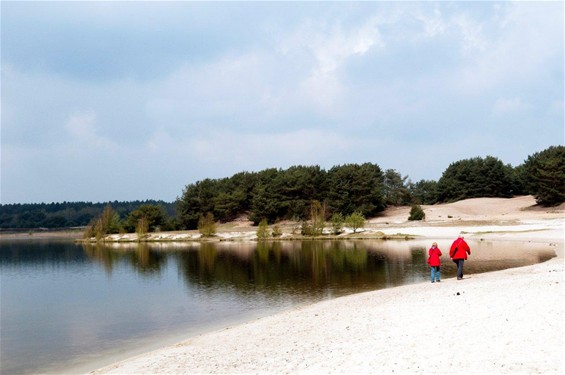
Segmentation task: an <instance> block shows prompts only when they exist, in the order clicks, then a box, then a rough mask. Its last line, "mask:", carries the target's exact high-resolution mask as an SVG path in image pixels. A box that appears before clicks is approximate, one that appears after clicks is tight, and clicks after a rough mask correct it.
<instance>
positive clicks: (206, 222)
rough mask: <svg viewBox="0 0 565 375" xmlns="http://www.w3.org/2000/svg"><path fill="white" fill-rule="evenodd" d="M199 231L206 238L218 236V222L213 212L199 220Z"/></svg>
mask: <svg viewBox="0 0 565 375" xmlns="http://www.w3.org/2000/svg"><path fill="white" fill-rule="evenodd" d="M198 231H199V232H200V234H202V236H204V237H212V236H213V235H215V234H216V222H215V221H214V215H212V213H211V212H208V213H207V214H206V215H203V216H200V219H198Z"/></svg>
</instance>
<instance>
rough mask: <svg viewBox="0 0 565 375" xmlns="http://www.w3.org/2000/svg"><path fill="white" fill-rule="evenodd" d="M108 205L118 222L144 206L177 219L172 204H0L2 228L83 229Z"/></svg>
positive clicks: (140, 202) (133, 202)
mask: <svg viewBox="0 0 565 375" xmlns="http://www.w3.org/2000/svg"><path fill="white" fill-rule="evenodd" d="M108 205H110V206H111V207H112V208H113V210H114V211H115V212H117V213H118V215H119V216H120V218H121V219H124V220H125V219H126V218H127V217H128V215H129V214H130V213H131V212H133V211H134V210H136V209H138V208H139V207H141V206H143V205H154V206H159V207H162V209H163V210H164V212H165V213H166V214H167V215H168V216H170V217H174V216H176V210H175V204H174V203H167V202H163V201H155V200H146V201H132V202H118V201H114V202H105V203H91V202H63V203H24V204H19V203H17V204H3V205H0V228H1V229H39V228H46V229H59V228H73V227H85V226H87V225H88V224H90V222H91V221H92V220H93V219H94V218H96V217H98V216H100V214H101V213H102V211H103V210H104V208H105V207H106V206H108Z"/></svg>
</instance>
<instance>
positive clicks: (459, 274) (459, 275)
mask: <svg viewBox="0 0 565 375" xmlns="http://www.w3.org/2000/svg"><path fill="white" fill-rule="evenodd" d="M453 261H454V262H455V264H457V280H460V279H462V278H463V263H465V259H454V260H453Z"/></svg>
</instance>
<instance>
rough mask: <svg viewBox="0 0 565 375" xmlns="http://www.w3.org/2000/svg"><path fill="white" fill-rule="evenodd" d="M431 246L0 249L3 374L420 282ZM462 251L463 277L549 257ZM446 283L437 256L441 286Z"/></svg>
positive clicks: (116, 354) (450, 270)
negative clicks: (465, 256)
mask: <svg viewBox="0 0 565 375" xmlns="http://www.w3.org/2000/svg"><path fill="white" fill-rule="evenodd" d="M428 242H429V241H426V242H422V241H386V242H383V241H304V242H274V243H265V244H257V243H239V242H221V243H214V244H199V243H168V244H114V245H106V246H100V245H99V246H94V245H77V244H74V243H72V242H57V241H40V240H36V241H0V274H1V304H0V312H1V319H0V339H1V347H0V350H1V353H0V354H1V360H2V361H1V366H2V368H1V369H0V370H1V372H2V373H5V374H25V373H36V372H42V373H45V372H48V373H49V372H50V373H61V372H66V373H74V372H76V371H78V370H77V369H79V368H80V369H81V371H82V370H84V371H87V370H89V369H90V370H92V369H94V367H97V366H102V365H105V364H108V363H110V362H113V361H115V360H118V359H123V357H126V356H129V355H132V354H137V353H140V352H142V351H145V350H149V349H154V348H156V345H162V344H164V343H173V342H175V341H179V340H181V339H184V338H186V337H188V336H190V335H194V334H198V333H201V332H203V331H206V330H210V329H216V328H219V327H224V326H227V325H230V324H233V323H237V322H242V321H246V320H250V319H252V318H254V317H258V316H265V315H268V314H272V313H274V312H278V311H281V310H284V309H288V308H290V307H292V306H296V305H298V304H304V303H310V302H314V301H320V300H324V299H328V298H333V297H337V296H342V295H346V294H351V293H357V292H362V291H369V290H375V289H381V288H387V287H392V286H397V285H403V284H411V283H418V282H424V281H428V266H427V264H426V252H427V248H428V247H429V245H430V243H428ZM449 244H450V242H448V241H446V242H445V243H443V244H442V243H441V242H440V243H439V245H440V248H441V249H442V250H443V251H444V253H447V249H448V246H449ZM470 245H471V248H472V251H473V254H472V257H471V259H470V260H469V261H468V262H466V264H465V271H466V273H467V274H470V273H477V272H486V271H492V270H497V269H503V268H509V267H517V266H522V265H527V264H533V263H537V262H541V261H545V260H547V259H549V258H551V257H553V256H554V255H555V252H554V250H553V248H552V247H550V246H549V245H547V244H529V243H517V242H508V243H505V242H496V243H492V242H487V241H484V242H476V243H473V242H470ZM518 256H519V257H520V258H517V257H518ZM454 274H455V268H454V266H453V263H452V262H450V261H449V259H448V258H447V257H444V258H443V266H442V277H444V278H447V277H453V275H454Z"/></svg>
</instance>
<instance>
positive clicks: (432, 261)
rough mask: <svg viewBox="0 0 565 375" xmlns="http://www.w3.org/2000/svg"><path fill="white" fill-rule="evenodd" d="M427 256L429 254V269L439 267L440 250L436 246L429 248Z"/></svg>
mask: <svg viewBox="0 0 565 375" xmlns="http://www.w3.org/2000/svg"><path fill="white" fill-rule="evenodd" d="M428 254H429V257H428V264H429V265H430V266H431V267H434V266H440V265H441V260H440V259H439V257H440V256H441V250H440V249H439V247H437V246H432V247H430V250H428Z"/></svg>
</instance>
